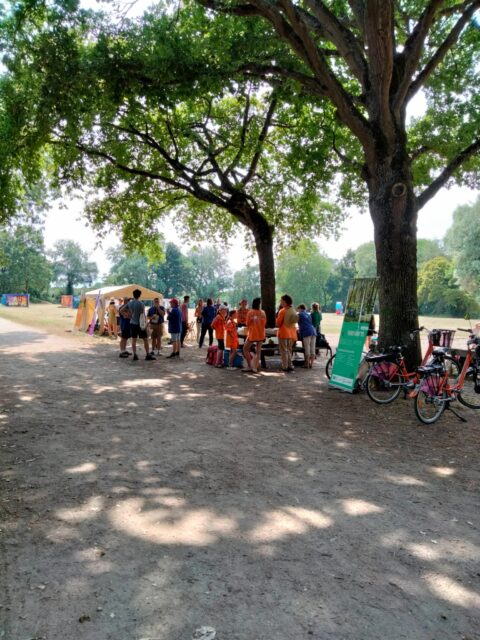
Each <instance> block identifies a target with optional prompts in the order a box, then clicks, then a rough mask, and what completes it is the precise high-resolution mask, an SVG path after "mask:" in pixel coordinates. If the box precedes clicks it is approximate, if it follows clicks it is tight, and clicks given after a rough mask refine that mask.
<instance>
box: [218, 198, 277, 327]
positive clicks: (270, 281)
mask: <svg viewBox="0 0 480 640" xmlns="http://www.w3.org/2000/svg"><path fill="white" fill-rule="evenodd" d="M230 204H231V206H230V208H229V211H230V213H231V214H232V215H233V216H235V217H236V218H237V220H239V222H241V223H242V224H243V225H244V226H245V227H247V229H250V231H251V232H252V233H253V237H254V239H255V247H256V249H257V255H258V264H259V270H260V295H261V298H262V309H263V310H264V311H265V313H266V314H267V327H274V326H275V258H274V255H273V227H272V226H271V225H270V224H268V222H267V221H266V220H265V218H264V217H263V216H262V215H261V213H260V212H259V211H258V209H257V208H256V206H252V204H251V202H250V201H249V200H248V198H247V197H246V196H245V194H243V193H238V194H235V196H234V197H232V200H231V203H230Z"/></svg>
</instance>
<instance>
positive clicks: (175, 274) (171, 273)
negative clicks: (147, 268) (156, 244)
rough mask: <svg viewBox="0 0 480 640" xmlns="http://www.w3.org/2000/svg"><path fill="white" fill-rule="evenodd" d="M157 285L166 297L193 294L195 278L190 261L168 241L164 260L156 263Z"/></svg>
mask: <svg viewBox="0 0 480 640" xmlns="http://www.w3.org/2000/svg"><path fill="white" fill-rule="evenodd" d="M155 273H156V274H157V278H158V281H157V287H158V290H159V291H161V292H162V293H163V295H164V296H166V297H167V298H171V297H178V296H182V295H186V294H194V292H195V278H194V273H193V265H192V262H191V260H190V259H189V258H187V256H185V255H183V253H182V252H181V251H180V249H179V248H178V247H177V246H176V245H175V244H173V242H168V243H167V245H166V247H165V260H164V262H161V263H160V264H158V265H156V267H155Z"/></svg>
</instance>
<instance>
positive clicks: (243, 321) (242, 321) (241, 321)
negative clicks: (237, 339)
mask: <svg viewBox="0 0 480 640" xmlns="http://www.w3.org/2000/svg"><path fill="white" fill-rule="evenodd" d="M249 311H250V309H249V308H248V300H245V298H244V299H243V300H240V306H239V308H238V311H237V326H238V327H245V326H246V325H247V315H248V312H249Z"/></svg>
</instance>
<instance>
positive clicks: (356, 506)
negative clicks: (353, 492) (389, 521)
mask: <svg viewBox="0 0 480 640" xmlns="http://www.w3.org/2000/svg"><path fill="white" fill-rule="evenodd" d="M341 503H342V504H343V510H344V511H345V513H346V514H347V515H349V516H367V515H369V514H370V513H382V512H383V509H382V508H381V507H378V506H377V505H376V504H373V503H372V502H367V501H366V500H358V499H356V498H347V499H346V500H341Z"/></svg>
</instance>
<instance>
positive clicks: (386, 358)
mask: <svg viewBox="0 0 480 640" xmlns="http://www.w3.org/2000/svg"><path fill="white" fill-rule="evenodd" d="M396 359H397V356H396V354H395V353H380V354H378V355H373V356H370V355H367V356H365V362H374V363H375V362H395V360H396Z"/></svg>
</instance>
